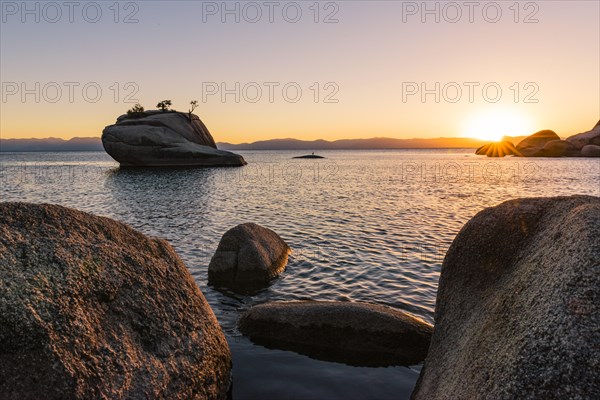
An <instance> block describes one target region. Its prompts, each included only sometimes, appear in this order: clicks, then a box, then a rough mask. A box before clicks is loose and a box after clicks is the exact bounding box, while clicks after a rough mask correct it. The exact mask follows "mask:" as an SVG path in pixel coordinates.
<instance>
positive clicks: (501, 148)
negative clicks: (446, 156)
mask: <svg viewBox="0 0 600 400" xmlns="http://www.w3.org/2000/svg"><path fill="white" fill-rule="evenodd" d="M475 154H477V155H486V156H488V157H504V156H517V157H600V121H598V123H596V125H594V127H593V128H592V129H591V130H589V131H587V132H582V133H578V134H576V135H573V136H570V137H568V138H567V139H566V140H562V139H561V138H560V137H559V136H558V135H557V134H556V132H554V131H551V130H543V131H539V132H536V133H534V134H533V135H530V136H528V137H526V138H525V139H523V140H521V141H520V142H519V143H518V144H517V145H516V146H515V145H514V144H513V143H512V142H511V141H508V140H503V141H501V142H496V143H488V144H486V145H483V146H481V147H480V148H478V149H477V150H476V151H475Z"/></svg>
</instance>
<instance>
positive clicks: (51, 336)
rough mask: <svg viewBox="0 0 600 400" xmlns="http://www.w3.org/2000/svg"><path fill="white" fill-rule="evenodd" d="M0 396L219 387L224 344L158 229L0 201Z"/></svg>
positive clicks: (204, 392) (150, 393) (207, 391)
mask: <svg viewBox="0 0 600 400" xmlns="http://www.w3.org/2000/svg"><path fill="white" fill-rule="evenodd" d="M0 293H1V296H0V393H1V395H0V397H2V398H14V399H91V398H110V399H117V398H132V399H145V398H197V399H219V398H224V397H225V396H226V393H227V390H228V387H229V382H230V368H231V355H230V352H229V347H228V345H227V341H226V340H225V337H224V336H223V332H222V331H221V328H220V327H219V324H218V323H217V320H216V319H215V316H214V314H213V312H212V310H211V309H210V307H209V305H208V303H207V302H206V300H205V299H204V296H203V295H202V293H201V292H200V290H199V289H198V286H197V285H196V283H195V282H194V280H193V279H192V277H191V275H190V274H189V272H188V270H187V268H186V267H185V265H184V264H183V262H182V261H181V259H180V258H179V257H178V256H177V254H175V252H174V251H173V248H172V247H171V246H170V245H169V244H168V243H167V242H166V241H164V240H160V239H154V238H149V237H147V236H144V235H143V234H141V233H139V232H137V231H135V230H133V229H131V228H130V227H128V226H126V225H124V224H121V223H119V222H116V221H113V220H111V219H108V218H101V217H96V216H93V215H90V214H87V213H83V212H80V211H76V210H72V209H68V208H64V207H59V206H53V205H36V204H25V203H1V204H0Z"/></svg>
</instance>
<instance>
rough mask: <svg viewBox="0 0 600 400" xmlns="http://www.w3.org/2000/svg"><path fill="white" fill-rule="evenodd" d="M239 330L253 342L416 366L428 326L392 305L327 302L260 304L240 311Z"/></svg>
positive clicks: (340, 358) (346, 359) (341, 358)
mask: <svg viewBox="0 0 600 400" xmlns="http://www.w3.org/2000/svg"><path fill="white" fill-rule="evenodd" d="M239 329H240V331H241V332H242V333H243V334H244V335H246V336H248V337H250V339H252V340H253V341H254V342H256V343H258V344H262V345H265V346H268V347H274V348H279V349H283V350H292V351H296V352H298V353H301V354H306V355H308V356H310V357H313V358H317V359H322V360H328V361H335V362H343V363H347V364H350V365H359V366H388V365H411V364H416V363H418V362H420V361H422V360H423V359H424V358H425V355H426V354H427V348H428V347H429V341H430V339H431V333H432V330H433V329H432V326H431V325H430V324H428V323H426V322H425V321H423V320H421V319H419V318H416V317H413V316H411V315H409V314H407V313H405V312H402V311H400V310H397V309H394V308H390V307H386V306H382V305H378V304H367V303H353V302H331V301H290V302H272V303H265V304H260V305H257V306H254V307H252V308H250V309H249V310H248V311H246V312H245V313H244V314H243V315H242V317H241V319H240V321H239Z"/></svg>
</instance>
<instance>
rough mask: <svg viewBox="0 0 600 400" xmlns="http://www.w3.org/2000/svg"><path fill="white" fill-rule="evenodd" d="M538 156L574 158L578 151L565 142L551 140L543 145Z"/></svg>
mask: <svg viewBox="0 0 600 400" xmlns="http://www.w3.org/2000/svg"><path fill="white" fill-rule="evenodd" d="M538 155H540V156H543V157H576V156H579V150H577V148H576V147H575V146H573V144H572V143H570V142H567V141H566V140H552V141H550V142H548V143H546V144H545V145H544V147H543V148H542V150H541V151H540V152H539V153H538Z"/></svg>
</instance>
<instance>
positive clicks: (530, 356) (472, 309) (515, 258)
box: [413, 196, 600, 400]
mask: <svg viewBox="0 0 600 400" xmlns="http://www.w3.org/2000/svg"><path fill="white" fill-rule="evenodd" d="M599 238H600V198H598V197H591V196H572V197H555V198H531V199H518V200H512V201H508V202H505V203H502V204H501V205H499V206H497V207H493V208H488V209H485V210H483V211H481V212H480V213H478V214H477V215H476V216H475V217H474V218H473V219H471V220H470V221H469V222H468V223H467V224H466V225H465V226H464V227H463V229H462V230H461V231H460V233H459V234H458V236H457V237H456V239H455V240H454V242H453V243H452V245H451V246H450V249H449V250H448V253H447V254H446V258H445V259H444V263H443V265H442V270H441V276H440V281H439V288H438V294H437V302H436V310H435V332H434V334H433V337H432V341H431V346H430V348H429V353H428V355H427V359H426V360H425V365H424V368H423V370H422V371H421V375H420V377H419V381H418V382H417V386H416V388H415V391H414V392H413V398H414V399H427V400H435V399H481V398H487V399H521V398H528V399H567V398H568V399H588V398H589V399H591V398H595V397H597V395H598V393H600V368H599V364H598V363H599V362H600V311H599V310H600V309H599V306H600V240H599Z"/></svg>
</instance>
